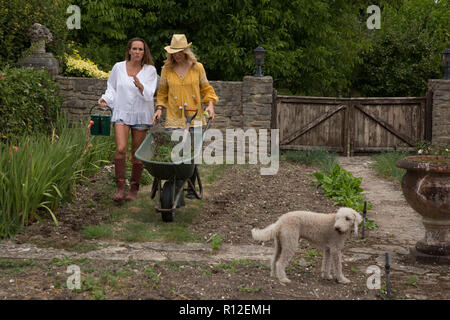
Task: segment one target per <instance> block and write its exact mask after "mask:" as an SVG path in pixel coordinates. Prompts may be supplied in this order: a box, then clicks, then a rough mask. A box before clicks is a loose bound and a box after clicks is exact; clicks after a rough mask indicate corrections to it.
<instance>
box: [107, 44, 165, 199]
mask: <svg viewBox="0 0 450 320" xmlns="http://www.w3.org/2000/svg"><path fill="white" fill-rule="evenodd" d="M156 83H157V74H156V69H155V67H154V63H153V58H152V55H151V53H150V49H149V47H148V45H147V43H146V42H145V41H144V40H143V39H141V38H133V39H131V40H129V41H128V44H127V50H126V53H125V61H121V62H117V63H116V64H115V65H114V67H113V68H112V70H111V74H110V76H109V78H108V84H107V89H106V92H105V94H103V95H102V96H101V98H100V99H99V100H98V104H99V105H100V106H102V107H105V106H107V105H108V106H110V107H111V108H112V109H113V114H112V117H111V122H112V123H114V132H115V140H116V152H115V155H114V166H115V173H116V185H117V193H116V194H115V195H114V201H122V200H124V199H125V200H133V199H135V198H136V197H137V192H138V190H139V182H140V180H141V175H142V170H143V168H144V165H143V163H142V162H141V161H139V160H137V159H135V158H134V153H135V152H136V150H137V149H138V148H139V146H140V145H141V143H142V141H144V139H145V136H146V134H147V130H148V128H150V126H151V124H152V118H153V114H154V103H153V95H154V93H155V90H156ZM130 129H131V154H132V157H131V163H132V169H131V179H130V192H129V194H128V195H127V197H126V198H125V161H126V153H127V143H128V135H129V132H130Z"/></svg>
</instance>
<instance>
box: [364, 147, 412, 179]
mask: <svg viewBox="0 0 450 320" xmlns="http://www.w3.org/2000/svg"><path fill="white" fill-rule="evenodd" d="M409 155H410V154H409V153H407V152H384V153H381V154H378V155H375V156H373V157H372V160H373V164H372V169H374V170H375V171H376V172H377V174H378V175H379V176H381V177H383V178H386V179H389V180H394V181H397V182H401V181H402V177H403V175H404V174H405V172H406V170H405V169H400V168H397V167H396V166H395V164H396V163H397V161H399V160H401V159H403V158H405V157H407V156H409Z"/></svg>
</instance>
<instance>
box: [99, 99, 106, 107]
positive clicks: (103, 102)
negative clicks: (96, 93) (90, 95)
mask: <svg viewBox="0 0 450 320" xmlns="http://www.w3.org/2000/svg"><path fill="white" fill-rule="evenodd" d="M98 105H99V106H100V107H106V106H107V105H108V103H107V102H106V101H105V99H103V98H100V99H98Z"/></svg>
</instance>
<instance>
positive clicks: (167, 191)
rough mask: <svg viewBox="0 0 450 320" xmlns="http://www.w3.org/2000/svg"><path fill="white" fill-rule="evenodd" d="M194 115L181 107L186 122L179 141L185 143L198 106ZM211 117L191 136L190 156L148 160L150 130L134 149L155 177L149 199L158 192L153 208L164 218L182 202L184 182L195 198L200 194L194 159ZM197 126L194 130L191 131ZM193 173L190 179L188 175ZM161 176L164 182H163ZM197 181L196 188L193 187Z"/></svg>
mask: <svg viewBox="0 0 450 320" xmlns="http://www.w3.org/2000/svg"><path fill="white" fill-rule="evenodd" d="M194 110H195V111H196V112H195V114H194V115H193V116H188V115H187V113H186V111H193V109H189V108H188V107H187V106H185V107H184V111H185V112H184V114H185V116H186V120H187V124H186V128H185V130H184V135H183V140H182V143H185V140H186V136H187V134H189V126H190V123H191V121H192V119H193V118H194V117H195V116H196V115H197V111H198V110H197V109H194ZM209 125H210V118H208V121H207V125H206V126H205V129H204V130H202V131H201V132H200V134H201V137H196V138H194V143H195V145H194V152H195V153H194V154H193V156H192V157H190V158H187V159H186V158H185V159H183V161H179V162H175V163H174V162H159V161H151V160H149V159H151V158H152V157H153V155H154V152H155V150H154V148H152V141H153V139H154V136H153V133H149V134H147V136H146V137H145V139H144V141H143V142H142V144H141V146H140V147H139V148H138V149H137V150H136V152H135V157H136V159H138V160H140V161H142V163H143V164H144V168H145V169H146V170H147V171H148V172H149V173H150V175H152V176H153V177H154V179H153V185H152V191H151V199H154V198H155V196H157V199H156V203H155V210H156V212H160V213H161V217H162V220H163V221H164V222H172V221H173V219H174V218H175V212H176V209H177V208H178V207H180V206H183V205H184V184H185V183H186V182H187V183H188V184H189V186H190V187H191V188H192V190H194V195H195V198H197V199H202V198H203V186H202V182H201V179H200V174H199V171H198V168H197V165H196V164H195V163H194V161H195V159H196V158H197V157H198V156H199V155H200V154H201V152H202V144H203V136H204V132H205V131H206V130H207V129H208V128H209ZM195 132H196V130H194V135H195V134H196V133H195ZM191 177H193V179H192V180H193V181H191V179H189V178H191ZM163 180H166V182H165V183H164V184H163V183H162V182H163ZM196 184H197V185H198V190H197V188H196V187H195V186H196Z"/></svg>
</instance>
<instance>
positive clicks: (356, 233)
mask: <svg viewBox="0 0 450 320" xmlns="http://www.w3.org/2000/svg"><path fill="white" fill-rule="evenodd" d="M353 214H354V215H355V222H354V224H353V227H354V230H353V231H354V232H355V235H358V229H359V224H360V223H361V222H362V218H361V215H360V214H359V213H358V212H356V211H353Z"/></svg>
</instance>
